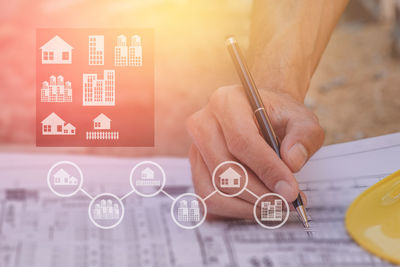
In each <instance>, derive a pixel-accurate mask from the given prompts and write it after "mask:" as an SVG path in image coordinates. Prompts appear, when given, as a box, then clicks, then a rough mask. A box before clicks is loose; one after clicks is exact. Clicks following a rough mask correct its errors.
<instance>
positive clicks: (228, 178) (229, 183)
mask: <svg viewBox="0 0 400 267" xmlns="http://www.w3.org/2000/svg"><path fill="white" fill-rule="evenodd" d="M240 177H241V176H240V174H239V173H237V172H236V171H235V170H234V169H232V168H231V167H229V168H228V169H227V170H226V171H224V172H223V173H222V174H221V175H220V176H219V178H220V186H221V187H226V188H236V187H240Z"/></svg>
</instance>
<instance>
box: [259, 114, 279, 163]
mask: <svg viewBox="0 0 400 267" xmlns="http://www.w3.org/2000/svg"><path fill="white" fill-rule="evenodd" d="M254 116H255V118H256V121H257V126H258V129H259V130H260V133H261V135H262V137H263V138H264V140H265V141H266V142H267V143H268V145H269V146H270V147H271V148H272V149H273V150H274V151H275V153H276V154H277V155H278V156H279V158H280V157H281V151H280V145H279V140H278V138H277V137H276V135H275V133H274V132H273V131H272V126H271V122H270V121H269V119H268V114H267V112H266V111H265V109H264V108H260V109H257V110H256V111H255V112H254ZM272 140H274V141H275V142H273V141H272Z"/></svg>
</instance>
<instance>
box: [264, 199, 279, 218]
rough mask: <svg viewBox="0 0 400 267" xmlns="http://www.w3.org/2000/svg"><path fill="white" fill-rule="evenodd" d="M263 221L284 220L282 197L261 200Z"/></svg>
mask: <svg viewBox="0 0 400 267" xmlns="http://www.w3.org/2000/svg"><path fill="white" fill-rule="evenodd" d="M261 221H282V199H275V201H274V205H272V204H271V202H270V201H266V202H261Z"/></svg>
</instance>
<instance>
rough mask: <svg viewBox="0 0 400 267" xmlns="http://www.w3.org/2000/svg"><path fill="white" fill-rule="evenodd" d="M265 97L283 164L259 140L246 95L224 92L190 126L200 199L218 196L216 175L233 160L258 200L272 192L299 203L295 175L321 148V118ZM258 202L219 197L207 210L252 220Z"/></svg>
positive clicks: (280, 97)
mask: <svg viewBox="0 0 400 267" xmlns="http://www.w3.org/2000/svg"><path fill="white" fill-rule="evenodd" d="M260 94H261V97H262V99H263V102H264V105H265V108H266V111H267V113H268V115H269V117H270V120H271V123H272V126H273V128H274V130H275V131H276V134H277V136H278V138H279V140H280V141H281V155H282V159H280V158H279V157H278V156H277V155H276V153H275V152H274V151H273V149H272V148H271V147H269V145H268V144H267V143H266V141H265V140H264V139H263V138H262V136H261V135H260V133H259V130H258V128H257V125H256V122H255V120H254V115H253V111H252V110H251V108H250V105H249V103H248V100H247V98H246V95H245V94H244V92H243V89H242V88H241V87H239V86H228V87H222V88H220V89H218V90H217V91H216V92H215V93H214V94H213V95H212V97H211V99H210V102H209V104H208V105H207V106H206V107H205V108H203V109H202V110H200V111H198V112H196V113H195V114H193V115H192V116H191V117H190V118H189V119H188V121H187V128H188V131H189V133H190V135H191V136H192V138H193V145H192V147H191V150H190V155H189V157H190V161H191V166H192V177H193V183H194V186H195V190H196V193H197V194H199V195H200V196H201V197H206V196H207V195H208V194H210V193H211V192H213V191H214V188H213V185H212V180H211V174H212V173H213V171H214V169H215V168H216V167H217V166H218V164H220V163H221V162H223V161H228V160H233V161H239V162H240V163H241V164H242V165H244V166H245V167H246V168H247V171H248V174H249V182H248V186H247V188H248V189H250V190H251V191H252V192H254V193H255V194H257V195H262V194H265V193H268V192H271V191H272V192H276V193H278V194H280V195H282V196H284V197H285V198H286V200H288V201H293V200H294V199H295V198H296V197H297V194H298V193H299V188H298V184H297V181H296V179H295V177H294V175H293V173H292V172H297V171H299V170H300V169H301V168H302V166H303V165H304V163H305V162H306V161H307V160H308V159H309V158H310V157H311V155H313V154H314V153H315V152H316V151H317V150H318V149H319V148H320V147H321V145H322V143H323V140H324V132H323V130H322V128H321V126H320V125H319V122H318V119H317V117H316V116H315V115H314V114H313V113H312V112H311V111H309V110H308V109H307V108H306V107H305V106H304V105H303V104H301V103H299V102H297V101H295V100H294V98H292V97H291V96H290V95H288V94H286V93H278V92H272V91H265V90H260ZM303 198H304V194H303ZM255 201H256V199H255V198H254V196H252V195H250V194H249V193H248V192H246V191H245V192H243V193H242V194H241V195H239V196H238V197H236V198H226V197H223V196H221V195H219V194H216V195H214V196H212V197H211V198H209V199H208V200H207V202H208V205H207V206H208V211H209V213H211V214H214V215H217V216H223V217H236V218H248V219H250V218H253V214H252V209H253V204H254V203H255Z"/></svg>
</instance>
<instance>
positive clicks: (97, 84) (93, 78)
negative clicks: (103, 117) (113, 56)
mask: <svg viewBox="0 0 400 267" xmlns="http://www.w3.org/2000/svg"><path fill="white" fill-rule="evenodd" d="M82 95H83V105H84V106H115V70H104V79H102V80H101V79H98V77H97V74H83V94H82Z"/></svg>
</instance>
